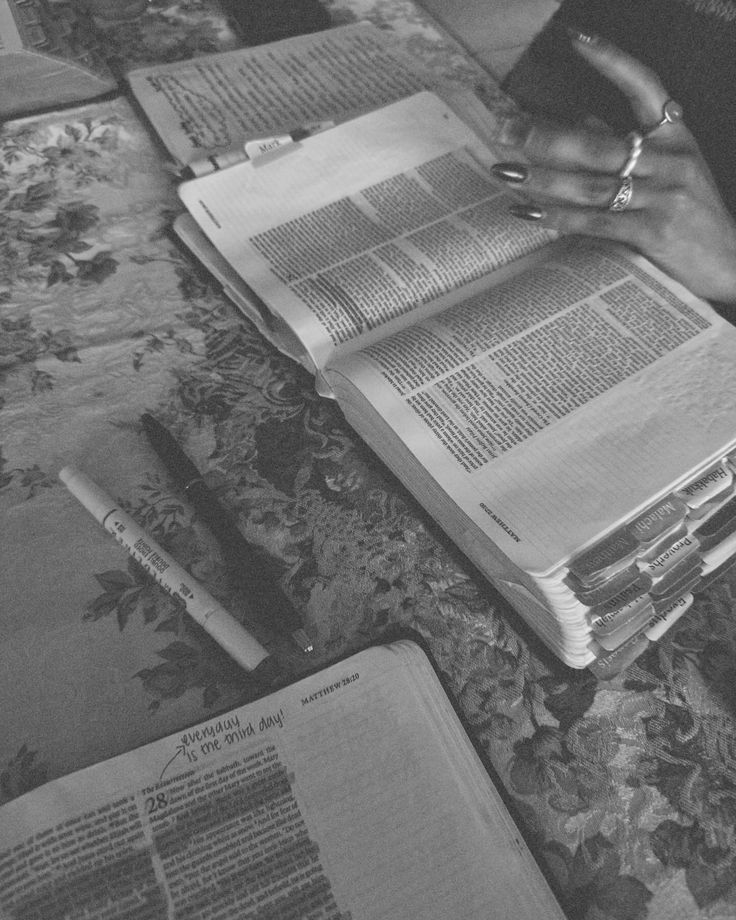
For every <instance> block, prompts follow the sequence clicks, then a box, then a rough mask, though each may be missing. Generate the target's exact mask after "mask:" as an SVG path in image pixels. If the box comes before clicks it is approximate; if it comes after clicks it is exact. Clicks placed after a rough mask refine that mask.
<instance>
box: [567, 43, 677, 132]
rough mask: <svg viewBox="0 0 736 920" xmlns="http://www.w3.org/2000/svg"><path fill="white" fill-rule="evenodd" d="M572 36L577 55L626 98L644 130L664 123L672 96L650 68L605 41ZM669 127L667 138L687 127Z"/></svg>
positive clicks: (671, 125)
mask: <svg viewBox="0 0 736 920" xmlns="http://www.w3.org/2000/svg"><path fill="white" fill-rule="evenodd" d="M570 35H571V37H572V43H573V47H574V48H575V50H576V51H577V53H578V54H579V55H580V56H581V57H583V58H585V60H586V61H587V62H588V63H589V64H590V65H591V66H592V67H594V68H595V69H596V70H597V71H598V73H600V74H601V75H602V76H604V77H606V79H608V80H610V81H611V83H613V84H614V85H615V86H617V87H618V88H619V89H620V90H621V92H622V93H623V94H624V95H625V96H626V98H627V99H628V100H629V103H630V104H631V108H632V111H633V113H634V116H635V118H636V119H637V121H638V122H639V125H640V127H641V128H642V129H644V130H647V129H649V128H651V127H652V126H654V125H656V124H658V123H659V122H660V121H661V120H662V118H663V112H664V105H665V103H666V102H668V101H669V94H668V92H667V90H666V89H665V87H664V86H663V85H662V82H661V81H660V79H659V77H658V76H657V74H656V73H655V72H654V71H653V70H652V69H651V68H650V67H647V65H646V64H643V63H642V62H641V61H640V60H638V59H637V58H635V57H632V56H631V55H630V54H627V53H626V52H625V51H622V50H621V49H620V48H618V47H617V46H616V45H614V44H612V43H611V42H609V41H606V40H605V39H603V38H599V37H598V36H592V35H585V34H583V33H580V32H577V33H576V32H574V31H571V32H570ZM667 127H668V132H667V133H668V135H669V136H670V137H673V138H677V137H678V135H680V134H681V133H682V128H683V127H684V126H682V125H681V123H678V121H674V122H672V124H669V125H668V126H667ZM662 139H664V136H663V138H662Z"/></svg>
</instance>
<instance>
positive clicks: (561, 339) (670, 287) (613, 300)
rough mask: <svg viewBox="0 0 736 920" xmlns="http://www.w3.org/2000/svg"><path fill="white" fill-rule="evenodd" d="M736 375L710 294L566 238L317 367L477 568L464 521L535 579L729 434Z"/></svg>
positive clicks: (693, 466) (616, 251)
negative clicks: (461, 298) (520, 266)
mask: <svg viewBox="0 0 736 920" xmlns="http://www.w3.org/2000/svg"><path fill="white" fill-rule="evenodd" d="M735 375H736V329H735V328H734V327H733V326H731V325H730V324H729V323H727V322H726V321H725V320H723V319H721V318H720V317H719V316H718V315H717V314H716V313H715V312H714V311H713V310H712V309H711V308H710V307H709V306H708V305H707V304H705V303H704V302H702V301H700V300H698V299H697V298H695V297H693V296H692V295H690V294H689V293H688V292H687V291H685V289H684V288H682V287H681V286H680V285H678V284H676V283H675V282H672V281H670V280H669V279H667V278H666V276H664V275H663V274H662V273H661V272H659V271H658V270H657V269H655V268H654V267H653V266H651V265H648V264H647V263H646V262H645V261H644V260H643V259H641V258H640V257H637V256H634V255H633V254H629V253H628V252H627V251H626V250H625V249H623V248H614V247H609V246H606V245H605V244H602V245H598V244H595V243H594V242H585V241H583V240H581V239H572V240H567V241H560V242H559V243H555V244H553V245H552V246H551V247H548V248H547V249H546V250H544V251H542V252H540V253H537V254H534V255H532V256H531V257H529V258H528V259H527V264H526V265H525V270H524V271H523V272H522V273H520V274H516V275H514V276H513V277H512V278H509V279H507V280H505V281H503V282H502V283H500V284H498V285H496V286H495V287H493V288H491V289H490V290H488V291H485V292H482V293H480V294H478V295H476V296H474V297H472V298H470V299H468V300H467V301H465V302H464V303H461V304H459V305H456V306H453V307H450V308H448V309H446V310H444V311H442V312H440V313H437V314H435V315H433V316H432V317H430V318H428V319H426V320H423V321H422V322H420V323H416V324H415V325H413V326H412V327H410V328H407V329H404V330H402V331H400V332H397V333H395V334H393V335H391V336H389V337H386V338H384V339H383V340H382V341H381V342H378V343H375V344H373V345H371V346H369V347H368V348H365V349H362V350H360V351H358V352H355V353H354V354H352V355H349V356H347V357H345V358H344V359H337V360H336V361H335V362H334V364H332V365H331V366H330V368H329V369H328V371H327V372H326V375H325V376H326V377H327V382H328V384H329V385H330V387H331V388H332V390H333V392H334V394H335V396H336V398H337V401H338V403H339V404H340V406H341V408H342V409H343V411H344V412H345V415H346V417H347V420H348V422H349V423H350V424H351V425H352V426H353V427H354V428H355V429H356V430H357V431H358V433H359V434H361V435H362V436H363V438H364V439H365V440H366V441H367V442H368V443H369V444H370V445H371V447H373V449H374V450H375V451H376V452H377V453H378V454H379V455H380V456H382V458H383V459H384V460H385V461H386V463H387V464H388V466H389V467H390V468H391V469H392V470H393V472H394V473H395V474H396V475H397V476H398V477H399V478H400V479H402V480H403V481H404V483H405V485H407V486H408V488H409V489H411V490H412V491H413V492H414V493H415V495H416V496H417V498H418V499H419V501H420V502H421V503H422V504H423V505H424V507H425V508H426V509H427V510H428V511H429V513H430V514H431V515H432V516H433V517H435V519H436V520H438V522H439V523H440V524H441V525H442V526H444V527H445V529H446V530H448V532H449V533H450V536H451V537H452V538H453V539H454V540H455V541H456V542H458V543H459V544H460V545H461V547H462V548H463V549H464V550H465V551H466V553H467V554H468V555H469V556H470V557H471V558H473V559H474V561H476V562H477V564H478V565H479V566H480V567H481V569H483V570H485V571H487V570H488V566H489V564H490V561H489V558H488V552H487V550H486V551H485V552H484V551H483V548H482V543H481V544H480V548H478V547H476V548H475V549H473V547H472V546H470V547H469V546H468V545H467V543H468V541H467V539H466V537H468V539H470V537H469V536H468V535H469V534H473V533H477V534H480V535H485V536H486V537H488V538H489V539H490V541H491V542H492V543H493V544H495V545H496V546H498V547H500V548H501V549H502V551H503V553H504V554H505V556H506V557H507V558H508V559H510V560H511V561H512V562H513V563H514V564H515V565H516V566H518V567H519V568H521V569H522V570H523V571H524V572H527V573H529V574H532V575H534V576H535V577H537V578H541V577H544V576H546V575H548V574H550V573H553V572H554V571H555V570H557V569H559V567H560V566H562V565H563V564H564V562H565V561H566V560H567V559H568V558H569V556H570V555H571V554H573V553H576V552H580V551H581V550H582V549H583V548H584V547H585V546H586V545H589V544H592V543H593V542H595V541H597V540H598V539H600V538H601V537H602V536H603V535H605V534H606V533H608V532H610V531H611V530H613V529H614V528H616V527H618V526H620V525H621V524H622V523H623V522H624V521H625V520H626V519H629V518H631V517H633V516H635V515H636V514H637V513H640V512H641V511H643V510H644V508H645V507H647V506H648V505H649V504H651V503H652V502H653V501H656V500H657V499H658V498H660V497H664V496H665V495H667V494H668V493H669V492H670V491H671V490H673V489H674V488H676V487H677V486H678V485H679V484H681V483H682V482H684V481H686V480H688V479H689V478H691V477H692V476H694V475H695V473H696V471H697V470H698V469H701V468H706V467H707V466H708V465H709V464H711V463H713V462H714V461H715V460H717V459H719V458H720V457H722V456H723V455H725V454H726V453H727V452H728V451H729V450H732V449H733V446H734V443H736V403H734V400H733V396H732V386H733V380H734V379H735ZM471 543H472V540H471ZM495 574H496V575H497V576H500V575H501V574H502V573H500V572H496V573H495Z"/></svg>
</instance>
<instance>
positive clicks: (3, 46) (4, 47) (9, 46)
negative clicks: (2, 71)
mask: <svg viewBox="0 0 736 920" xmlns="http://www.w3.org/2000/svg"><path fill="white" fill-rule="evenodd" d="M22 49H23V39H22V37H21V34H20V32H19V31H18V26H17V25H16V22H15V17H14V16H13V11H12V10H11V9H10V3H9V2H8V0H0V55H3V54H12V53H13V52H14V51H21V50H22ZM4 66H6V67H7V66H8V65H7V64H5V65H4Z"/></svg>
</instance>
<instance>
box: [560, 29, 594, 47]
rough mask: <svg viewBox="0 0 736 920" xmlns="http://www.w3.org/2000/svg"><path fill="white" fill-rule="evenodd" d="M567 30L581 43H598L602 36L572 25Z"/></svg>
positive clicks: (571, 36)
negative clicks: (574, 27) (582, 30)
mask: <svg viewBox="0 0 736 920" xmlns="http://www.w3.org/2000/svg"><path fill="white" fill-rule="evenodd" d="M565 31H566V32H567V34H568V35H569V36H570V38H571V39H572V40H573V41H575V42H580V44H581V45H597V44H599V43H600V38H599V37H598V36H597V35H590V34H589V33H587V32H581V31H580V30H579V29H573V28H571V27H568V28H566V29H565Z"/></svg>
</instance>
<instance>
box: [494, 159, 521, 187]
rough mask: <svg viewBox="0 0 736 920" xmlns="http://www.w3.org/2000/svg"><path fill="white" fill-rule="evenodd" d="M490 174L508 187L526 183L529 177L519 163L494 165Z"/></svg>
mask: <svg viewBox="0 0 736 920" xmlns="http://www.w3.org/2000/svg"><path fill="white" fill-rule="evenodd" d="M491 172H492V173H493V175H494V176H495V177H496V178H497V179H502V180H503V181H504V182H508V183H509V184H510V185H521V183H522V182H526V179H527V176H528V175H529V173H528V171H527V169H526V167H525V166H522V165H521V164H520V163H494V165H493V166H491Z"/></svg>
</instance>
